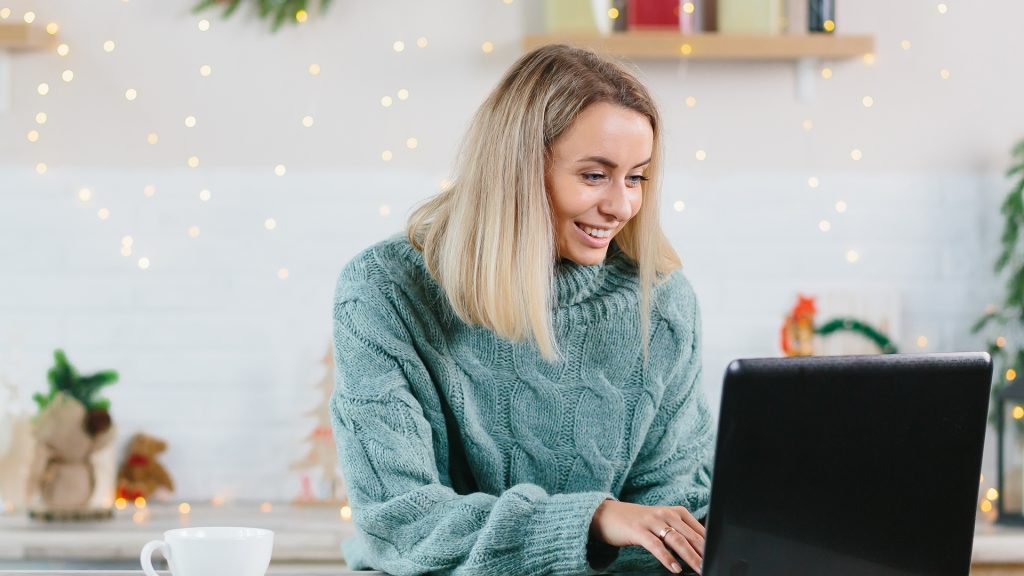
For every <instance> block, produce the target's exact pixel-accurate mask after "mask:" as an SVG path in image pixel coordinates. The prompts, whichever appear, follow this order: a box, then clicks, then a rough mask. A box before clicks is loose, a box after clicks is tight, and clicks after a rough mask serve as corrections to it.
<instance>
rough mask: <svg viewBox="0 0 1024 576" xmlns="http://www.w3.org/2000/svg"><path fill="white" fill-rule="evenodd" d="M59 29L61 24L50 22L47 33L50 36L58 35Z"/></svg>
mask: <svg viewBox="0 0 1024 576" xmlns="http://www.w3.org/2000/svg"><path fill="white" fill-rule="evenodd" d="M59 30H60V26H58V25H57V23H56V22H50V23H49V24H47V25H46V33H47V34H49V35H50V36H56V35H57V31H59Z"/></svg>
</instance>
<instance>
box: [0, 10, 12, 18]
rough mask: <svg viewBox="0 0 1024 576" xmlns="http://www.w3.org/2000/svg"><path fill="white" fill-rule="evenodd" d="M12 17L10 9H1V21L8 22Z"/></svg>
mask: <svg viewBox="0 0 1024 576" xmlns="http://www.w3.org/2000/svg"><path fill="white" fill-rule="evenodd" d="M10 17H11V9H10V8H0V20H7V19H8V18H10Z"/></svg>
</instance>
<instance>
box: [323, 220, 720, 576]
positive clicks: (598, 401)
mask: <svg viewBox="0 0 1024 576" xmlns="http://www.w3.org/2000/svg"><path fill="white" fill-rule="evenodd" d="M555 289H556V292H555V294H556V296H557V298H556V304H557V308H556V309H555V310H553V314H554V316H553V319H554V320H553V321H554V327H555V333H556V339H557V342H558V346H559V347H560V349H561V351H562V355H563V358H564V360H562V361H558V362H554V363H552V362H548V361H546V360H545V359H544V358H543V357H541V356H540V353H539V351H538V350H537V349H536V348H535V347H534V346H533V345H531V344H528V343H525V342H512V341H509V340H506V339H504V338H501V337H499V336H497V335H496V334H494V333H493V332H492V331H490V330H487V329H485V328H482V327H480V326H474V325H467V324H465V323H463V322H461V321H460V320H459V319H458V317H457V316H456V315H455V314H454V312H453V311H452V309H451V308H450V306H449V304H448V301H447V299H446V297H445V295H444V292H443V291H442V290H441V288H440V286H439V285H438V284H437V282H436V281H435V280H434V279H433V277H432V276H431V275H430V273H429V272H428V271H427V269H426V266H425V264H424V261H423V256H422V254H421V253H420V252H419V251H417V250H416V249H415V248H414V247H413V246H412V245H411V244H410V243H409V242H408V240H406V239H405V238H404V236H403V235H396V236H393V237H391V238H389V239H387V240H385V241H383V242H380V243H378V244H376V245H374V246H371V247H370V248H368V249H366V250H365V251H363V252H362V253H360V254H359V255H358V256H356V257H355V258H354V259H353V260H352V261H351V262H350V263H349V264H348V265H346V266H345V268H344V270H343V271H342V272H341V275H340V277H339V279H338V283H337V288H336V293H335V298H334V343H335V361H336V366H337V369H336V372H335V381H336V385H335V391H334V395H333V397H332V399H331V404H330V411H331V420H332V424H333V428H334V435H335V441H336V443H337V447H338V455H339V459H340V465H341V469H342V472H343V477H344V479H345V482H346V485H347V490H348V496H349V501H350V503H351V506H352V513H353V516H352V517H353V520H354V523H355V527H356V535H355V536H354V537H352V538H350V539H348V540H346V541H345V542H344V543H343V544H342V550H343V553H344V555H345V559H346V561H347V562H348V565H349V568H350V569H353V570H359V569H367V568H373V569H377V570H383V571H385V572H389V573H391V574H396V575H402V574H422V573H425V572H432V573H455V574H503V575H512V574H584V573H593V571H595V570H605V571H630V570H645V569H657V568H658V567H660V566H661V564H660V562H658V561H657V560H656V559H655V558H654V557H653V556H652V555H651V554H650V553H649V552H647V550H645V549H643V548H641V547H638V546H628V547H626V548H622V549H619V548H614V547H611V546H607V545H605V544H603V543H595V542H590V541H589V539H588V529H589V526H590V522H591V518H592V517H593V514H594V511H595V510H596V509H597V507H598V505H599V504H601V502H603V501H604V500H605V499H606V498H614V499H618V500H621V501H624V502H635V503H639V504H645V505H672V506H679V505H682V506H685V507H686V508H687V509H688V510H690V511H691V513H693V515H694V516H696V517H697V518H699V519H700V518H703V517H704V516H705V515H706V514H707V507H708V499H709V492H710V486H711V461H712V460H711V459H712V451H713V437H714V428H713V426H712V419H711V415H710V413H709V410H708V406H707V403H706V400H705V398H704V394H703V392H702V389H701V386H700V373H701V362H700V337H699V335H700V316H699V312H698V307H697V301H696V298H695V295H694V292H693V289H692V288H691V286H690V284H689V282H688V281H687V280H686V279H685V277H684V276H683V274H682V272H681V271H676V272H674V273H672V274H671V275H669V277H668V278H667V280H666V281H665V282H663V283H661V284H658V285H657V286H656V287H655V290H654V293H653V297H652V309H651V325H650V332H649V333H648V334H646V335H644V336H643V337H645V338H647V339H648V341H649V343H650V357H649V360H648V363H647V365H646V366H645V365H643V362H642V343H641V340H640V338H641V334H640V314H639V311H638V310H639V282H638V280H637V276H636V269H635V267H634V266H632V265H631V262H630V261H629V259H628V258H626V257H625V256H624V255H623V254H622V253H621V252H618V251H616V250H614V243H613V247H612V249H610V251H609V255H608V257H607V258H606V259H605V261H604V262H603V263H601V264H597V265H592V266H583V265H579V264H576V263H574V262H571V261H569V260H562V261H561V262H559V263H558V265H557V269H556V274H555Z"/></svg>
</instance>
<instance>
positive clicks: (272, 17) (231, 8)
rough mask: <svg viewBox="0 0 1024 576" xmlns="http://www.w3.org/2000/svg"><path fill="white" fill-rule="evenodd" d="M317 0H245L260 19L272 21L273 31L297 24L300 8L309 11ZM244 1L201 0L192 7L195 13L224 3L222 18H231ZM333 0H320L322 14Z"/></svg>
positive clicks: (271, 28) (319, 7) (319, 9)
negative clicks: (288, 23)
mask: <svg viewBox="0 0 1024 576" xmlns="http://www.w3.org/2000/svg"><path fill="white" fill-rule="evenodd" d="M315 1H316V0H244V3H246V4H248V5H250V6H252V7H253V9H254V11H255V13H256V15H257V16H258V17H259V19H260V20H266V21H269V22H270V30H271V32H277V30H278V29H279V28H280V27H281V26H283V25H284V24H285V23H286V22H291V23H292V24H297V23H298V21H297V19H296V14H298V12H299V11H300V10H304V11H306V12H307V13H308V12H309V11H310V9H309V6H310V4H312V3H313V2H315ZM242 3H243V0H199V2H198V3H197V4H196V5H195V6H193V7H192V12H193V13H199V12H203V11H206V10H209V9H212V8H215V7H217V6H219V5H224V6H225V8H224V12H223V13H222V14H221V17H222V18H225V19H226V18H229V17H230V16H231V15H232V14H233V13H234V12H235V11H236V10H237V9H238V7H239V6H240V5H241V4H242ZM331 3H332V0H319V3H318V6H317V11H318V12H319V13H321V14H323V13H326V12H327V9H328V8H329V7H330V5H331Z"/></svg>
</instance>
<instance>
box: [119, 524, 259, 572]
mask: <svg viewBox="0 0 1024 576" xmlns="http://www.w3.org/2000/svg"><path fill="white" fill-rule="evenodd" d="M155 550H160V552H161V553H162V554H163V556H164V558H166V559H167V564H168V565H170V568H171V574H173V575H174V576H224V575H225V574H231V575H232V576H263V575H264V574H265V573H266V571H267V566H269V565H270V554H271V552H273V550H274V533H273V532H271V531H270V530H264V529H262V528H178V529H176V530H168V531H166V532H164V539H163V540H153V541H151V542H149V543H147V544H146V545H145V546H143V547H142V554H141V556H140V558H139V559H140V560H141V562H142V571H143V572H145V573H146V576H158V575H157V573H156V571H155V570H153V561H152V556H153V552H154V551H155Z"/></svg>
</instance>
